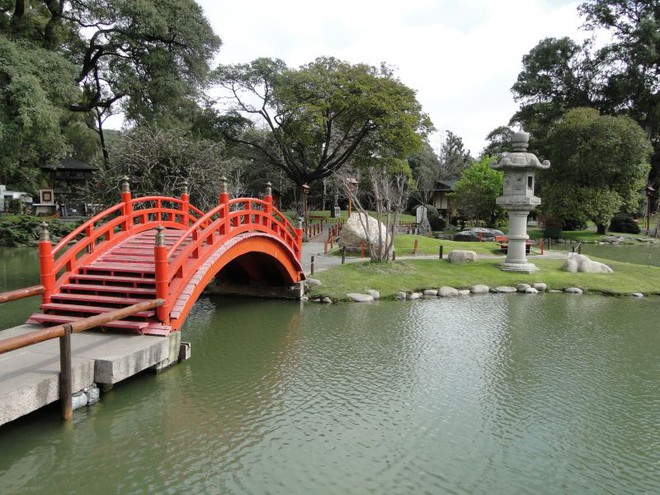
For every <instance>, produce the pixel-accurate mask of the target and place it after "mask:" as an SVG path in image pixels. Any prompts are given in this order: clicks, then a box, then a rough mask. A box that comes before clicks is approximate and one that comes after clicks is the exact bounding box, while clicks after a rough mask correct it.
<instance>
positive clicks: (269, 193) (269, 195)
mask: <svg viewBox="0 0 660 495" xmlns="http://www.w3.org/2000/svg"><path fill="white" fill-rule="evenodd" d="M264 201H265V202H266V211H265V213H266V227H267V228H268V229H269V230H270V229H272V225H273V223H272V219H271V216H272V215H273V188H272V185H271V183H270V182H266V194H265V195H264Z"/></svg>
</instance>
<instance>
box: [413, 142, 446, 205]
mask: <svg viewBox="0 0 660 495" xmlns="http://www.w3.org/2000/svg"><path fill="white" fill-rule="evenodd" d="M408 165H409V166H410V170H411V171H412V177H413V180H414V182H415V185H416V188H415V191H414V194H415V197H416V199H418V200H419V201H420V202H421V203H422V204H428V203H429V202H430V201H431V198H432V197H433V190H434V189H435V184H436V181H437V180H438V178H439V176H440V159H439V158H438V155H436V153H435V150H434V149H433V147H432V146H431V144H430V143H429V142H428V141H424V147H423V148H422V150H421V151H419V152H417V153H414V154H412V155H410V157H409V158H408Z"/></svg>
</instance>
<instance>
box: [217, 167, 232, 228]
mask: <svg viewBox="0 0 660 495" xmlns="http://www.w3.org/2000/svg"><path fill="white" fill-rule="evenodd" d="M218 204H221V205H224V208H223V209H222V219H223V221H222V226H221V227H220V235H223V234H228V233H229V228H230V227H231V225H230V224H229V193H228V192H227V177H225V176H224V175H223V176H222V177H220V196H219V198H218Z"/></svg>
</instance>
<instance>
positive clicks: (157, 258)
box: [154, 225, 170, 325]
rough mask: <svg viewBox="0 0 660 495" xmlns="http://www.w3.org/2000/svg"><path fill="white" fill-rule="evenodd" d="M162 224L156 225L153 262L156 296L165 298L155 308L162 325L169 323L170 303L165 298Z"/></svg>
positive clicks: (165, 267) (165, 256) (166, 286)
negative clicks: (163, 302)
mask: <svg viewBox="0 0 660 495" xmlns="http://www.w3.org/2000/svg"><path fill="white" fill-rule="evenodd" d="M163 230H164V229H163V226H162V225H159V226H158V227H156V231H157V233H156V236H155V241H156V245H155V246H154V262H155V271H156V298H157V299H163V300H165V301H166V302H165V304H163V305H162V306H159V307H158V308H157V309H156V316H157V317H158V319H159V320H160V322H161V323H163V324H164V325H169V324H170V308H169V307H170V305H169V302H168V300H167V296H168V292H169V287H168V280H167V279H168V276H167V271H168V270H167V268H168V267H167V248H166V247H165V234H163Z"/></svg>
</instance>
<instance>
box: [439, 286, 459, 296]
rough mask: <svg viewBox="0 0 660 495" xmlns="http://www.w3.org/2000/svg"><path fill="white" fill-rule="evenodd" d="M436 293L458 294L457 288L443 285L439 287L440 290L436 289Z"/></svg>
mask: <svg viewBox="0 0 660 495" xmlns="http://www.w3.org/2000/svg"><path fill="white" fill-rule="evenodd" d="M438 295H439V296H440V297H456V296H458V289H455V288H454V287H447V286H443V287H440V290H438Z"/></svg>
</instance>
